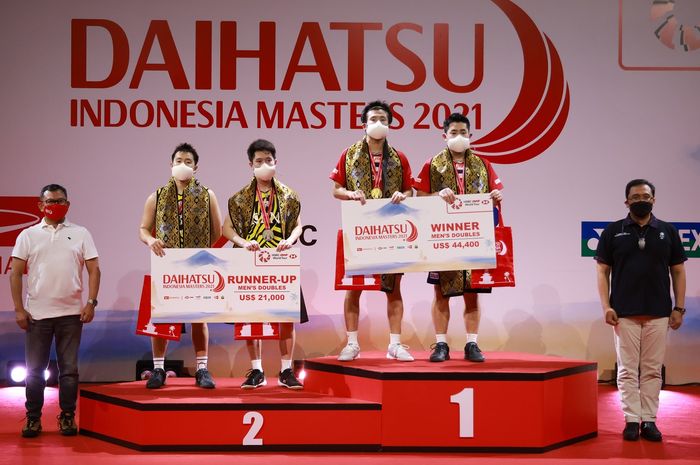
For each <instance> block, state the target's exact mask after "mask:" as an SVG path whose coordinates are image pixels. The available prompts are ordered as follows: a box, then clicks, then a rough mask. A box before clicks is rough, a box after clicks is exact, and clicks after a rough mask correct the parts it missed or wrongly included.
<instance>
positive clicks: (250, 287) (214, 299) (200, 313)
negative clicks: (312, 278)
mask: <svg viewBox="0 0 700 465" xmlns="http://www.w3.org/2000/svg"><path fill="white" fill-rule="evenodd" d="M299 255H300V253H299V249H298V248H292V249H289V250H285V251H284V252H277V251H275V250H274V249H261V250H258V251H256V252H251V251H248V250H245V249H239V248H235V249H229V248H226V249H166V251H165V256H164V257H158V256H156V255H155V254H151V321H152V322H153V323H171V322H178V323H180V322H183V323H189V322H225V323H264V322H283V323H284V322H292V323H293V322H298V321H299V305H300V301H301V300H300V291H299V289H300V286H299V285H300V283H299V275H300V273H299V265H300V258H299Z"/></svg>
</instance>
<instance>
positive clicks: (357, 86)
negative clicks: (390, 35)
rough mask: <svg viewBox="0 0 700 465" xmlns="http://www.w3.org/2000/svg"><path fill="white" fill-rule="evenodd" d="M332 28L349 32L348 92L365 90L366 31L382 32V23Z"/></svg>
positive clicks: (341, 25) (332, 25)
mask: <svg viewBox="0 0 700 465" xmlns="http://www.w3.org/2000/svg"><path fill="white" fill-rule="evenodd" d="M330 27H331V30H337V29H341V30H347V31H348V90H364V88H365V81H364V77H365V31H381V30H382V23H331V24H330Z"/></svg>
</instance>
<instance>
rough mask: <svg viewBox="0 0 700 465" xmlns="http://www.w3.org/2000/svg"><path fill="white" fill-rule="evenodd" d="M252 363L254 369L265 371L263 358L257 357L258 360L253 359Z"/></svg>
mask: <svg viewBox="0 0 700 465" xmlns="http://www.w3.org/2000/svg"><path fill="white" fill-rule="evenodd" d="M250 364H251V365H252V366H253V370H260V371H263V369H262V360H261V359H257V360H251V361H250Z"/></svg>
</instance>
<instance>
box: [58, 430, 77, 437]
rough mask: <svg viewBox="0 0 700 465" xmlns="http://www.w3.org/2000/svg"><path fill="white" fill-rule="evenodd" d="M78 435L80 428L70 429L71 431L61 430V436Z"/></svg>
mask: <svg viewBox="0 0 700 465" xmlns="http://www.w3.org/2000/svg"><path fill="white" fill-rule="evenodd" d="M77 435H78V430H77V429H75V430H70V431H61V436H77Z"/></svg>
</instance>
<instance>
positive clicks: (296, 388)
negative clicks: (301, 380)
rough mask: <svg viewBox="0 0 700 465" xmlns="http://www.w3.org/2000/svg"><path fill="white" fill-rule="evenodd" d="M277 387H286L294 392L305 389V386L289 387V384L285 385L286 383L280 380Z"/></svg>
mask: <svg viewBox="0 0 700 465" xmlns="http://www.w3.org/2000/svg"><path fill="white" fill-rule="evenodd" d="M277 385H278V386H284V387H286V388H287V389H291V390H293V391H300V390H302V389H304V386H289V385H288V384H284V383H283V382H282V381H280V380H277Z"/></svg>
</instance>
